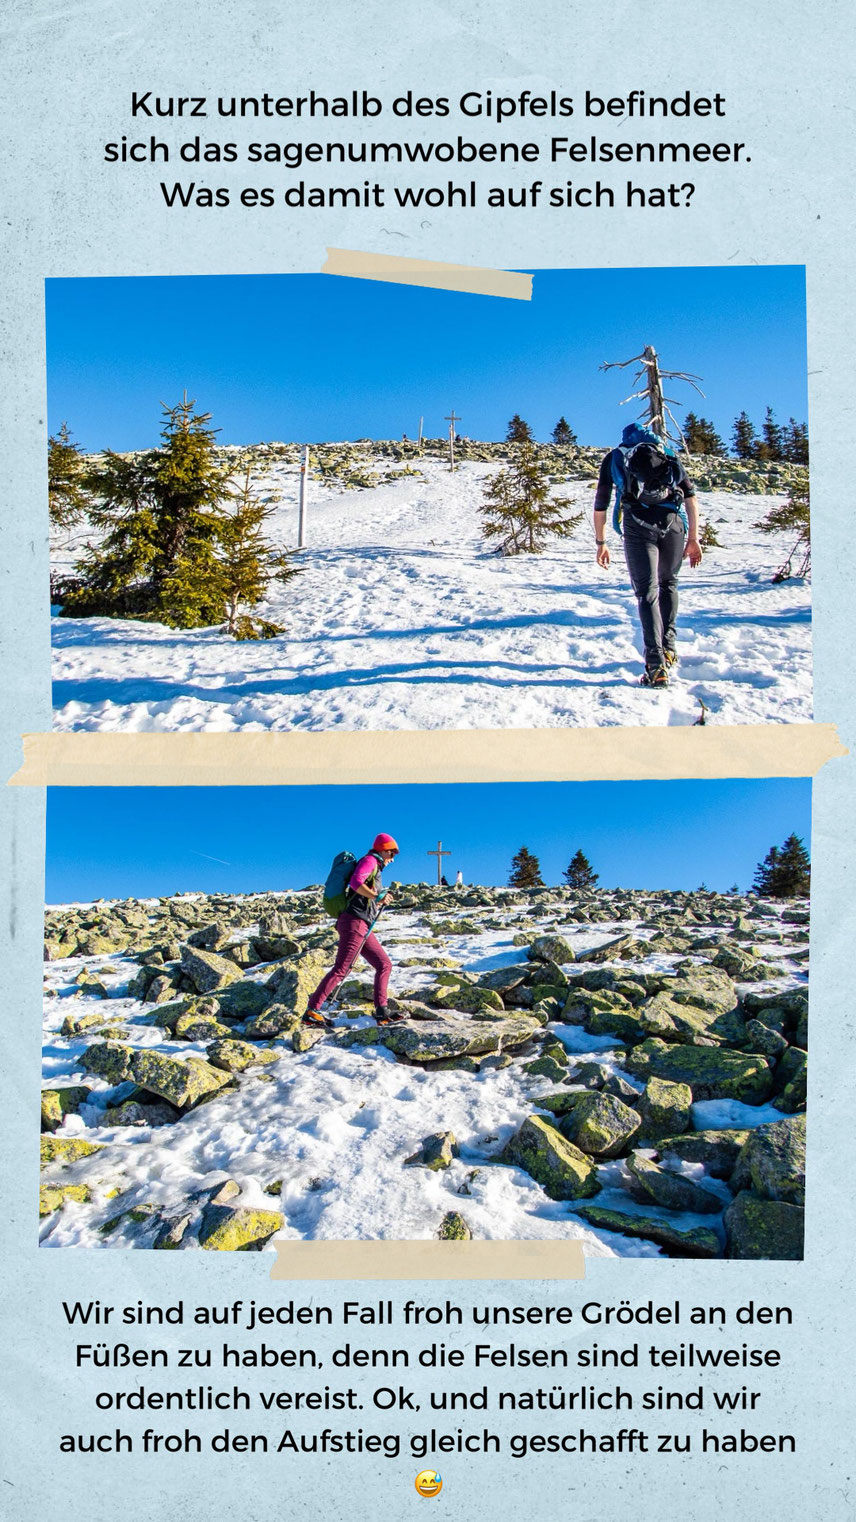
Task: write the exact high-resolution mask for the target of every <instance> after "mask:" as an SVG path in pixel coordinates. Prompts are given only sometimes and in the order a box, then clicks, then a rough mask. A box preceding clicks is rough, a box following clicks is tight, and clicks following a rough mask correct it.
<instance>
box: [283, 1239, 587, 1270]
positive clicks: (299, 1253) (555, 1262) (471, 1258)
mask: <svg viewBox="0 0 856 1522" xmlns="http://www.w3.org/2000/svg"><path fill="white" fill-rule="evenodd" d="M274 1245H275V1247H276V1258H275V1260H274V1263H273V1266H272V1267H271V1271H270V1276H271V1278H272V1279H291V1280H298V1279H584V1278H585V1257H584V1255H583V1244H582V1242H579V1241H567V1242H361V1241H360V1242H357V1241H355V1242H276V1243H275V1244H274Z"/></svg>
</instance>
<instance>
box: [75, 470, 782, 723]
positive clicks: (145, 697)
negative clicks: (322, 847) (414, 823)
mask: <svg viewBox="0 0 856 1522" xmlns="http://www.w3.org/2000/svg"><path fill="white" fill-rule="evenodd" d="M420 468H421V469H422V471H423V472H424V475H423V476H422V477H419V476H414V477H411V478H405V479H399V480H397V481H394V482H390V483H388V484H386V485H380V486H377V487H373V488H368V489H365V490H360V491H340V490H334V489H331V488H329V487H325V486H322V485H320V484H317V483H314V482H313V483H312V484H311V485H310V489H309V514H308V536H307V537H308V541H309V545H308V548H307V549H306V550H304V551H302V552H300V553H299V554H298V555H297V556H296V560H297V561H298V562H299V563H301V564H302V566H303V570H302V573H301V575H300V576H299V577H298V578H296V579H295V580H293V581H292V582H290V583H289V584H288V585H286V586H278V585H276V584H275V585H274V586H273V587H272V589H271V595H270V597H269V599H268V601H267V602H266V603H265V604H264V605H263V606H262V607H261V608H260V609H259V610H257V611H258V612H259V614H260V616H262V617H267V618H270V619H273V620H275V621H276V622H280V623H283V624H285V625H286V626H287V629H286V633H285V634H284V635H282V636H280V637H279V638H278V639H275V640H270V641H259V642H244V643H238V642H236V641H235V640H233V639H232V638H231V637H229V636H228V635H226V634H224V632H223V630H222V628H212V629H201V630H199V629H197V630H186V631H185V630H174V629H169V628H166V627H165V626H164V625H162V624H150V623H141V622H134V621H130V620H115V619H105V618H90V619H63V618H55V619H54V620H53V646H54V687H53V694H54V725H55V727H56V728H58V729H64V730H71V729H84V730H129V731H143V730H216V731H226V730H241V729H248V730H263V729H273V730H286V729H303V730H319V729H333V728H341V729H346V730H348V729H350V730H355V729H374V730H385V729H386V730H392V729H435V728H444V729H503V728H543V727H561V726H570V727H583V726H600V725H669V724H692V723H693V722H694V721H695V720H696V719H697V718H698V716H699V713H700V711H701V710H700V701H703V702H704V704H705V705H706V707H707V709H708V710H709V714H708V722H719V723H725V724H741V723H763V722H806V721H808V720H810V719H811V717H812V703H811V609H810V587H809V585H808V584H807V583H806V582H803V581H797V580H794V581H791V582H786V583H783V584H781V585H779V586H774V585H772V583H771V581H770V577H771V575H772V573H773V571H774V570H775V568H776V566H777V565H778V564H779V563H780V562H781V560H782V559H783V558H784V556H785V554H786V552H787V550H788V549H789V548H790V536H788V535H773V536H765V535H762V534H761V533H760V532H759V531H758V530H757V529H753V527H752V525H753V524H754V523H755V522H757V520H758V519H759V518H761V517H763V516H764V515H765V514H766V513H767V512H768V511H769V509H770V507H771V506H772V505H773V504H774V503H775V502H776V501H780V500H782V499H780V498H775V497H770V496H744V495H740V494H733V493H729V492H723V491H715V492H708V493H700V494H699V499H700V504H701V517H702V523H704V522H706V521H710V522H711V523H712V524H713V526H714V527H715V528H716V529H717V531H718V535H719V538H720V539H721V540H722V543H723V548H721V549H714V550H712V551H710V552H709V553H708V554H707V555H706V556H705V559H704V562H703V564H702V566H701V567H700V569H699V570H697V571H691V570H690V569H689V567H688V566H686V565H685V566H684V568H683V570H682V572H681V582H680V589H681V612H680V616H679V622H678V638H679V652H680V658H681V660H680V668H679V672H678V675H677V677H673V679H672V682H671V685H670V686H669V688H668V689H666V690H664V691H657V692H652V691H650V690H645V689H642V688H640V687H639V685H638V681H639V676H640V674H641V669H642V659H641V638H640V634H639V629H638V623H637V618H636V607H635V599H634V598H633V595H632V591H631V588H630V585H629V580H628V576H627V570H626V567H625V564H624V558H623V554H622V551H621V544H620V541H618V540H617V539H616V537H615V535H614V534H613V533H612V530H611V528H608V530H607V533H608V542H609V545H610V549H611V552H612V560H613V563H612V566H611V567H610V568H609V570H608V571H606V572H601V571H599V570H598V568H597V567H596V565H595V563H594V553H593V544H592V532H591V524H590V510H591V502H592V485H593V483H591V482H588V481H571V482H570V483H569V484H568V485H567V486H566V487H562V488H557V490H561V491H562V492H563V493H564V494H565V495H568V496H570V497H572V498H573V501H574V504H575V510H576V511H581V510H583V511H584V512H585V519H584V521H583V522H582V523H581V524H580V525H579V527H578V528H577V530H576V532H575V534H574V536H573V537H572V538H571V539H570V540H568V541H565V543H564V544H562V543H559V542H557V541H554V542H553V543H552V544H551V546H550V547H549V548H548V550H547V551H546V552H545V553H544V554H542V555H538V556H530V555H520V556H516V557H513V558H510V559H506V558H502V557H500V556H498V555H496V554H495V553H494V552H493V551H492V550H491V549H490V548H489V547H488V546H487V545H486V543H485V541H484V540H483V539H482V537H481V533H480V519H479V516H478V507H479V504H480V502H481V500H482V486H483V484H484V481H485V480H486V478H487V477H489V476H490V475H492V474H493V473H494V472H495V470H496V466H495V465H485V464H480V463H479V464H475V463H470V462H468V463H464V464H462V465H461V466H460V467H459V469H458V470H457V471H456V473H455V474H454V475H452V474H450V472H449V471H448V468H447V467H445V466H443V465H442V464H441V463H440V462H438V461H436V460H425V461H423V462H422V463H421V467H420ZM265 484H266V485H267V484H272V485H273V486H275V487H276V488H278V489H279V490H281V491H282V493H283V497H284V500H283V502H282V503H281V504H280V507H279V509H278V511H277V516H276V518H275V519H274V520H273V522H272V524H271V526H270V530H269V537H270V538H271V539H272V540H273V541H274V542H277V543H280V544H282V545H285V546H287V545H289V544H293V543H294V541H295V540H296V522H297V508H296V502H297V471H296V468H295V467H294V466H287V465H282V466H279V467H275V468H274V469H273V470H272V471H271V473H270V476H268V477H266V478H265ZM76 537H77V540H78V545H79V543H80V541H82V539H83V538H84V537H85V535H82V534H81V535H78V536H76ZM76 553H77V547H76V546H75V544H74V543H70V544H68V545H66V547H65V548H64V549H63V550H62V551H61V552H60V553H58V554H57V555H56V557H55V566H56V568H58V569H61V570H62V571H66V570H68V569H70V568H71V565H72V563H73V561H74V558H75V555H76Z"/></svg>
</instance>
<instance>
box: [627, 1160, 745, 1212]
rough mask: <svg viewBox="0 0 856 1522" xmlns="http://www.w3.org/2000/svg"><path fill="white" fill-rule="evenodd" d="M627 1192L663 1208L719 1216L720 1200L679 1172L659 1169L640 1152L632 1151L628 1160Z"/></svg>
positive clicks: (641, 1201) (645, 1203) (641, 1202)
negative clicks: (628, 1177)
mask: <svg viewBox="0 0 856 1522" xmlns="http://www.w3.org/2000/svg"><path fill="white" fill-rule="evenodd" d="M626 1166H627V1170H628V1172H629V1174H630V1178H631V1184H630V1193H631V1195H632V1197H633V1199H634V1200H638V1201H639V1202H640V1204H642V1205H659V1206H660V1207H661V1208H662V1209H663V1210H691V1211H693V1212H695V1213H697V1214H701V1215H719V1212H720V1211H721V1210H722V1208H723V1207H722V1200H721V1199H720V1198H719V1196H718V1195H716V1194H713V1193H712V1192H711V1191H710V1190H709V1189H703V1188H702V1187H701V1185H700V1184H695V1183H693V1181H692V1179H688V1178H684V1177H683V1176H682V1175H681V1174H680V1173H671V1172H670V1171H669V1169H667V1168H660V1167H658V1166H657V1164H656V1163H652V1162H651V1160H650V1158H647V1157H643V1155H642V1153H641V1152H631V1154H630V1156H629V1157H628V1159H627V1164H626Z"/></svg>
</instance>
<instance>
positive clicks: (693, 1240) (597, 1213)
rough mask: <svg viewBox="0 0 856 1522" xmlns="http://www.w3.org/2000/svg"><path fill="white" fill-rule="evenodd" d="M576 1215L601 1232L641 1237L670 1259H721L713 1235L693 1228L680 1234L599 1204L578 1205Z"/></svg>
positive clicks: (661, 1222)
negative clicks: (660, 1248)
mask: <svg viewBox="0 0 856 1522" xmlns="http://www.w3.org/2000/svg"><path fill="white" fill-rule="evenodd" d="M577 1215H579V1216H580V1217H581V1219H582V1220H584V1221H587V1222H588V1224H589V1225H590V1226H595V1227H598V1228H599V1229H600V1230H601V1231H617V1232H620V1233H621V1234H622V1235H623V1236H626V1237H641V1238H643V1239H644V1240H646V1241H649V1242H656V1243H657V1245H658V1246H659V1247H664V1248H665V1249H666V1251H667V1252H668V1253H669V1254H670V1255H671V1256H672V1257H678V1258H721V1257H722V1245H721V1243H720V1240H719V1237H718V1236H717V1235H716V1232H714V1231H709V1230H707V1229H706V1228H705V1227H698V1226H695V1227H693V1228H692V1230H691V1231H684V1230H682V1229H680V1228H679V1227H677V1226H672V1225H671V1224H670V1223H669V1222H668V1221H665V1220H663V1219H661V1218H660V1217H659V1216H648V1215H638V1214H634V1215H631V1214H630V1213H629V1212H627V1213H625V1212H624V1211H622V1210H615V1209H613V1210H607V1209H604V1207H603V1206H602V1205H580V1206H578V1207H577Z"/></svg>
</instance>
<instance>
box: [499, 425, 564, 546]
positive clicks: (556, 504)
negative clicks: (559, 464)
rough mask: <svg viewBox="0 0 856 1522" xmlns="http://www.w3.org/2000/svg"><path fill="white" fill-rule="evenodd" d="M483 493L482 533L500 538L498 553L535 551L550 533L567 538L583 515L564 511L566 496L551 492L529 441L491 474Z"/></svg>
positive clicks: (559, 537) (544, 544) (545, 475)
mask: <svg viewBox="0 0 856 1522" xmlns="http://www.w3.org/2000/svg"><path fill="white" fill-rule="evenodd" d="M484 495H485V501H484V503H483V505H482V506H481V507H480V509H479V511H480V513H481V515H482V518H483V519H484V523H483V527H482V534H483V535H484V537H485V539H498V540H499V541H500V542H499V544H498V545H497V547H496V548H497V552H498V554H500V555H519V554H521V553H523V552H525V553H527V554H531V555H538V554H540V553H541V551H542V550H543V549H544V548H545V547H546V544H547V540H548V538H549V537H550V536H551V535H552V536H555V538H557V539H568V538H569V537H570V535H571V534H572V533H573V532H574V529H575V528H576V527H577V524H578V523H580V522H581V520H582V517H583V514H582V513H576V514H572V515H571V516H568V515H567V512H566V509H567V508H569V507H571V506H572V502H571V499H570V498H569V497H551V496H550V477H549V475H548V473H547V470H546V468H545V467H544V466H543V465H541V464H540V463H539V461H538V456H537V454H536V451H535V449H534V448H533V446H532V445H531V444H521V446H520V449H519V450H518V451H517V452H516V454H515V457H514V459H513V460H512V461H511V462H510V464H509V465H507V466H506V467H505V469H503V470H501V471H499V473H498V474H497V475H495V476H492V477H491V479H490V481H489V482H488V484H487V486H486V487H485V493H484Z"/></svg>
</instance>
